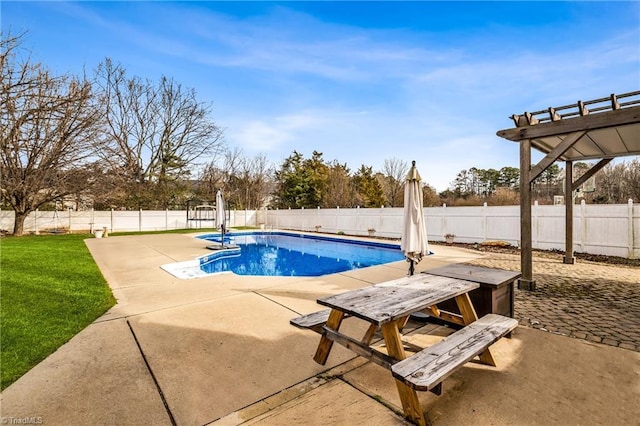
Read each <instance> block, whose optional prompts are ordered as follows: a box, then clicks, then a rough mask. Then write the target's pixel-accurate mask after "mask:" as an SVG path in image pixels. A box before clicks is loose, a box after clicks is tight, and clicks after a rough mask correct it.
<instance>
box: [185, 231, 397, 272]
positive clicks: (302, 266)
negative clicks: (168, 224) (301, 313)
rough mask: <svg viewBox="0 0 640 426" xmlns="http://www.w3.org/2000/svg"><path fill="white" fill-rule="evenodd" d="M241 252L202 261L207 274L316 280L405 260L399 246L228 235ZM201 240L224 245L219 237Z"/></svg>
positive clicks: (259, 234) (283, 234)
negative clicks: (291, 277) (290, 277)
mask: <svg viewBox="0 0 640 426" xmlns="http://www.w3.org/2000/svg"><path fill="white" fill-rule="evenodd" d="M225 237H227V238H225V244H233V245H235V246H238V247H239V249H230V250H223V251H217V252H215V253H212V254H210V255H206V256H202V257H201V258H200V259H199V263H200V270H201V271H202V272H204V273H207V274H211V273H218V272H233V273H235V274H238V275H268V276H298V277H300V276H303V277H315V276H320V275H326V274H334V273H337V272H344V271H349V270H352V269H358V268H365V267H367V266H373V265H380V264H383V263H389V262H396V261H399V260H404V258H405V257H404V254H403V253H402V251H400V246H399V245H398V244H390V243H379V242H369V241H358V240H344V239H341V238H331V237H323V236H315V235H302V234H294V233H288V232H242V233H231V234H227V235H225ZM197 238H200V239H203V240H206V241H212V242H217V243H220V235H219V234H209V235H201V236H199V237H197Z"/></svg>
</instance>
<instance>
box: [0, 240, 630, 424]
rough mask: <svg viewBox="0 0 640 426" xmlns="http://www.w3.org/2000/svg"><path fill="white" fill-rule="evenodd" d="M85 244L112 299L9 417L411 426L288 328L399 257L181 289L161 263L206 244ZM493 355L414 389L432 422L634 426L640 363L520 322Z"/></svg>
mask: <svg viewBox="0 0 640 426" xmlns="http://www.w3.org/2000/svg"><path fill="white" fill-rule="evenodd" d="M86 242H87V245H88V247H89V249H90V251H91V253H92V255H93V256H94V258H95V259H96V262H97V263H98V266H99V267H100V269H101V270H102V272H103V274H104V276H105V278H106V279H107V281H108V282H109V285H110V286H111V288H112V290H113V293H114V295H115V297H116V298H117V300H118V304H117V305H116V306H114V307H113V308H112V309H111V310H110V311H109V312H107V313H106V314H105V315H103V316H102V317H101V318H99V319H98V320H96V321H95V322H94V323H92V324H91V325H90V326H88V327H87V328H86V329H84V330H83V331H82V332H80V333H79V334H78V335H76V336H75V337H74V338H73V339H71V340H70V341H69V342H68V343H67V344H65V345H64V346H62V347H61V348H60V349H58V350H57V351H56V352H55V353H53V354H52V355H51V356H49V357H48V358H47V359H45V360H44V361H43V362H41V363H40V364H39V365H37V366H36V367H34V368H33V369H32V370H31V371H29V372H28V373H27V374H25V375H24V376H23V377H22V378H21V379H19V380H18V381H17V382H16V383H14V384H13V385H11V386H10V387H9V388H7V389H5V390H4V391H3V392H2V396H1V398H2V401H1V402H2V406H1V409H2V416H3V418H5V419H8V420H11V419H24V418H27V417H29V418H37V419H41V420H42V423H44V424H65V425H66V424H80V423H84V424H105V425H106V424H123V425H128V424H140V423H144V424H154V425H155V424H167V425H170V424H178V425H205V424H214V425H236V424H259V425H283V424H310V425H313V424H317V425H321V424H322V425H327V424H340V425H359V424H363V423H369V424H375V425H397V424H405V421H404V420H403V419H402V417H401V416H399V415H398V413H399V412H400V411H401V407H400V401H399V398H398V396H397V391H396V388H395V385H394V383H393V380H392V379H391V376H390V373H389V372H388V371H386V370H384V369H382V368H380V367H378V366H377V365H374V364H371V363H368V362H366V360H363V359H362V358H358V357H355V356H354V355H353V354H352V353H351V352H349V351H347V350H346V349H343V348H341V347H339V346H336V347H335V350H334V351H333V352H332V354H331V356H330V358H329V362H328V363H327V365H326V366H320V365H318V364H316V363H315V362H313V360H312V356H313V353H314V352H315V347H316V345H317V342H318V335H317V334H315V333H313V332H311V331H306V330H299V329H297V328H295V327H293V326H291V325H290V324H289V320H290V319H291V318H293V317H295V316H297V315H299V314H304V313H308V312H313V311H316V310H319V309H320V308H321V307H320V306H319V305H317V304H316V303H315V300H316V299H317V298H318V297H321V296H324V295H329V294H335V293H339V292H343V291H346V290H349V289H353V288H359V287H363V286H367V285H370V284H373V283H377V282H382V281H386V280H390V279H395V278H399V277H402V276H404V275H406V272H407V263H406V262H404V261H401V262H395V263H391V264H387V265H381V266H375V267H370V268H365V269H360V270H354V271H348V272H345V273H340V274H333V275H329V276H323V277H305V278H283V277H241V276H236V275H233V274H220V275H215V276H210V277H206V278H199V279H194V280H180V279H178V278H175V277H174V276H172V275H170V274H169V273H167V272H165V271H163V270H162V269H160V265H162V264H166V263H170V262H179V261H186V260H190V259H193V258H195V257H197V256H200V255H203V254H206V253H207V252H208V250H206V249H205V248H204V247H205V245H206V242H205V241H202V240H198V239H195V238H193V236H192V235H177V234H163V235H143V236H127V237H110V238H106V239H105V238H103V239H89V240H87V241H86ZM431 249H432V250H433V251H434V253H435V254H434V255H432V256H429V257H427V258H426V259H425V260H423V261H422V262H421V263H420V264H418V266H417V272H420V271H424V270H428V269H432V268H435V267H438V266H442V265H445V264H449V263H455V262H482V263H483V264H489V265H490V259H491V254H486V253H479V252H474V251H470V250H464V249H459V248H453V247H446V246H440V245H438V246H433V247H432V248H431ZM602 268H603V270H602V271H600V272H599V273H600V274H608V273H609V272H610V271H608V270H607V269H606V268H613V267H611V266H602ZM594 279H597V274H596V276H595V278H594ZM541 303H543V301H541ZM516 309H517V307H516ZM541 309H544V306H541ZM347 321H351V319H350V320H347ZM354 321H356V320H354ZM346 326H349V327H354V328H355V327H361V324H358V323H357V322H353V323H352V322H347V323H346ZM413 326H415V327H419V326H420V324H417V323H416V324H413ZM494 348H495V352H496V353H495V355H496V359H497V361H498V367H497V368H489V367H486V366H482V365H479V364H473V363H470V364H468V365H467V366H465V367H464V368H463V369H461V370H460V371H459V372H458V373H456V374H454V375H453V376H451V377H450V378H449V379H447V380H446V381H445V382H444V386H443V390H444V391H443V394H442V396H440V397H437V396H435V395H433V394H430V393H420V399H421V401H422V404H423V408H424V409H425V411H426V413H427V414H426V416H427V417H428V419H429V421H430V422H431V423H432V424H437V425H449V424H479V425H484V424H545V425H546V424H558V425H560V424H562V425H566V424H605V423H606V424H633V425H637V424H638V418H640V408H639V406H638V403H637V401H638V400H640V353H639V352H637V351H633V350H628V349H624V348H621V347H612V346H607V345H602V344H597V343H593V342H588V341H584V340H578V339H574V338H571V337H565V336H560V335H554V334H551V333H547V332H543V331H539V330H535V329H531V328H527V327H522V326H521V327H519V328H518V329H517V330H516V332H515V334H514V336H513V338H512V339H502V340H501V341H500V342H498V343H497V344H496V345H495V346H494Z"/></svg>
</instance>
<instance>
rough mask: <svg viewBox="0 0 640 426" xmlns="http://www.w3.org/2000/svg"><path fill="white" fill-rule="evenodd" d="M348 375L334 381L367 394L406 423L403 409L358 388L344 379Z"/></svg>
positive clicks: (366, 390) (363, 388) (338, 377)
mask: <svg viewBox="0 0 640 426" xmlns="http://www.w3.org/2000/svg"><path fill="white" fill-rule="evenodd" d="M369 362H371V361H369ZM367 364H368V363H367ZM365 365H366V364H365ZM347 373H349V372H345V373H343V374H341V375H339V376H334V379H337V380H340V381H342V382H343V383H345V384H346V385H347V386H351V387H352V388H353V389H355V390H357V391H358V392H360V393H363V394H365V395H366V396H367V397H369V398H371V399H372V400H374V401H375V402H377V403H378V404H381V405H382V406H383V407H385V408H386V409H387V410H389V411H391V412H393V413H394V414H396V415H397V416H399V417H400V418H402V419H403V420H405V421H406V419H405V417H404V413H403V411H402V409H400V408H398V407H396V406H395V405H394V404H393V403H392V402H390V401H387V400H386V399H384V398H383V397H382V396H381V395H377V394H374V393H372V392H370V391H369V390H368V389H366V388H365V387H364V386H358V385H357V384H356V383H351V382H350V381H349V380H347V379H345V378H344V375H345V374H347ZM389 376H390V377H392V376H391V375H389Z"/></svg>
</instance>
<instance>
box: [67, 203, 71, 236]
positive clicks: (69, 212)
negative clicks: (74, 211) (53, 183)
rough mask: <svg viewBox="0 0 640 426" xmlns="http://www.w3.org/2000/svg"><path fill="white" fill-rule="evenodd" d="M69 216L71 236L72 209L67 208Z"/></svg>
mask: <svg viewBox="0 0 640 426" xmlns="http://www.w3.org/2000/svg"><path fill="white" fill-rule="evenodd" d="M67 214H68V215H69V234H71V207H69V208H67Z"/></svg>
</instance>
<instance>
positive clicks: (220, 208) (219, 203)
mask: <svg viewBox="0 0 640 426" xmlns="http://www.w3.org/2000/svg"><path fill="white" fill-rule="evenodd" d="M225 217H226V212H225V208H224V197H223V196H222V191H220V190H218V193H217V194H216V227H217V228H218V229H219V230H220V232H221V233H222V235H221V236H222V239H221V241H222V245H223V246H224V220H225Z"/></svg>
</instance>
